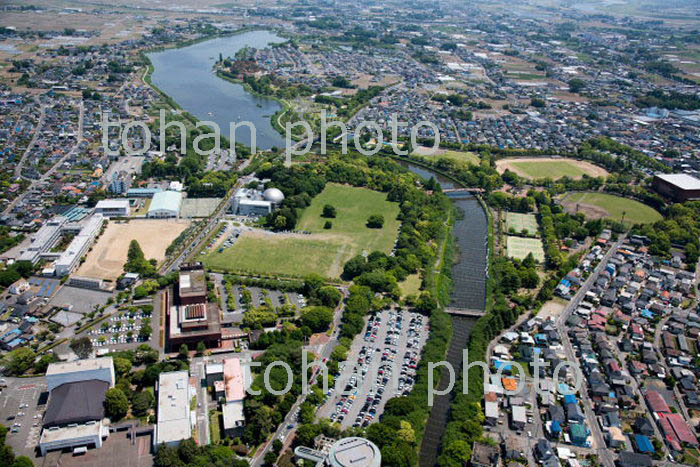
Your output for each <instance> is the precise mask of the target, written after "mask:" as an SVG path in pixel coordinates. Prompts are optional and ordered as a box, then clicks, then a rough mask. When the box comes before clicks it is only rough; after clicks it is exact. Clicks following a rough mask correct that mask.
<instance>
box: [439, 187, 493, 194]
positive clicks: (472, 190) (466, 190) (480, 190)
mask: <svg viewBox="0 0 700 467" xmlns="http://www.w3.org/2000/svg"><path fill="white" fill-rule="evenodd" d="M442 192H443V193H484V192H485V190H484V189H483V188H446V189H444V190H442Z"/></svg>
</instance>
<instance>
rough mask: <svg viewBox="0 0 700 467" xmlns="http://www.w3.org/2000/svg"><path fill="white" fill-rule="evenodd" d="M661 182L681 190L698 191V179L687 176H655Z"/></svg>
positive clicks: (699, 180)
mask: <svg viewBox="0 0 700 467" xmlns="http://www.w3.org/2000/svg"><path fill="white" fill-rule="evenodd" d="M656 176H657V177H658V178H660V179H661V180H663V181H665V182H668V183H670V184H672V185H675V186H677V187H678V188H680V189H682V190H700V179H697V178H695V177H693V176H692V175H688V174H657V175H656Z"/></svg>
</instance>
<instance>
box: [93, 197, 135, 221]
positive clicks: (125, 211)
mask: <svg viewBox="0 0 700 467" xmlns="http://www.w3.org/2000/svg"><path fill="white" fill-rule="evenodd" d="M95 212H96V213H98V214H102V215H103V216H105V217H129V213H130V208H129V200H128V199H103V200H101V201H98V202H97V205H96V206H95Z"/></svg>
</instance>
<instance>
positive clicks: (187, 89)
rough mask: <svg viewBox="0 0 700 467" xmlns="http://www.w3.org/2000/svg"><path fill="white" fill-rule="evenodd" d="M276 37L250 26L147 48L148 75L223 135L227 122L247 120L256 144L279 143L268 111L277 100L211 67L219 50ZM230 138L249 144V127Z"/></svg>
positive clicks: (227, 53)
mask: <svg viewBox="0 0 700 467" xmlns="http://www.w3.org/2000/svg"><path fill="white" fill-rule="evenodd" d="M280 42H284V39H283V38H281V37H279V36H277V35H275V34H273V33H271V32H269V31H251V32H246V33H242V34H236V35H233V36H228V37H219V38H216V39H211V40H208V41H204V42H199V43H197V44H194V45H190V46H188V47H183V48H179V49H169V50H165V51H163V52H154V53H150V54H148V57H149V58H150V59H151V62H152V63H153V68H154V71H153V75H152V76H151V79H152V81H153V84H154V85H156V86H157V87H158V88H159V89H160V90H162V91H163V92H164V93H166V94H168V95H169V96H170V97H172V98H173V99H175V102H177V103H178V104H179V105H180V106H181V107H182V108H183V109H185V110H186V111H187V112H189V113H191V114H192V115H194V116H195V117H197V118H198V119H200V120H209V121H212V122H214V123H216V124H217V125H218V126H219V128H220V129H221V134H222V135H223V136H226V137H228V136H229V123H231V122H241V121H249V122H251V123H253V124H254V125H255V128H256V146H257V147H258V148H260V149H270V148H271V147H273V146H277V147H280V148H282V147H284V138H283V137H282V135H280V134H279V133H278V132H277V131H276V130H275V129H274V128H273V127H272V124H271V123H270V116H272V115H273V114H274V113H275V112H277V111H278V110H279V109H280V108H281V106H280V104H279V103H278V102H277V101H275V100H274V99H267V98H263V97H257V96H253V95H252V94H250V93H248V92H246V90H245V89H244V88H243V86H242V85H240V84H235V83H231V82H229V81H226V80H223V79H221V78H219V77H217V76H216V74H214V72H213V70H212V67H213V66H214V64H215V63H216V61H217V60H218V59H219V54H221V55H222V56H223V57H224V58H226V57H233V56H234V55H235V53H236V52H237V51H239V50H240V49H242V48H244V47H255V48H257V49H262V48H265V47H267V46H268V45H270V44H274V43H280ZM236 141H238V142H240V143H243V144H245V145H246V146H250V133H249V131H248V130H247V129H240V130H238V131H237V132H236Z"/></svg>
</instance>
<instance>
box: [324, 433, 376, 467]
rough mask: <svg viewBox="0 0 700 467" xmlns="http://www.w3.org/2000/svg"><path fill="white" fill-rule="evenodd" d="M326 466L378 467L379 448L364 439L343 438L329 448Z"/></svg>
mask: <svg viewBox="0 0 700 467" xmlns="http://www.w3.org/2000/svg"><path fill="white" fill-rule="evenodd" d="M326 465H328V466H330V467H354V466H360V465H362V466H366V467H380V466H381V465H382V454H381V452H379V448H378V447H377V446H376V445H375V444H374V443H373V442H371V441H369V440H367V439H364V438H356V437H352V438H343V439H339V440H338V441H336V442H335V443H333V445H332V446H331V449H330V452H329V453H328V458H327V459H326Z"/></svg>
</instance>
